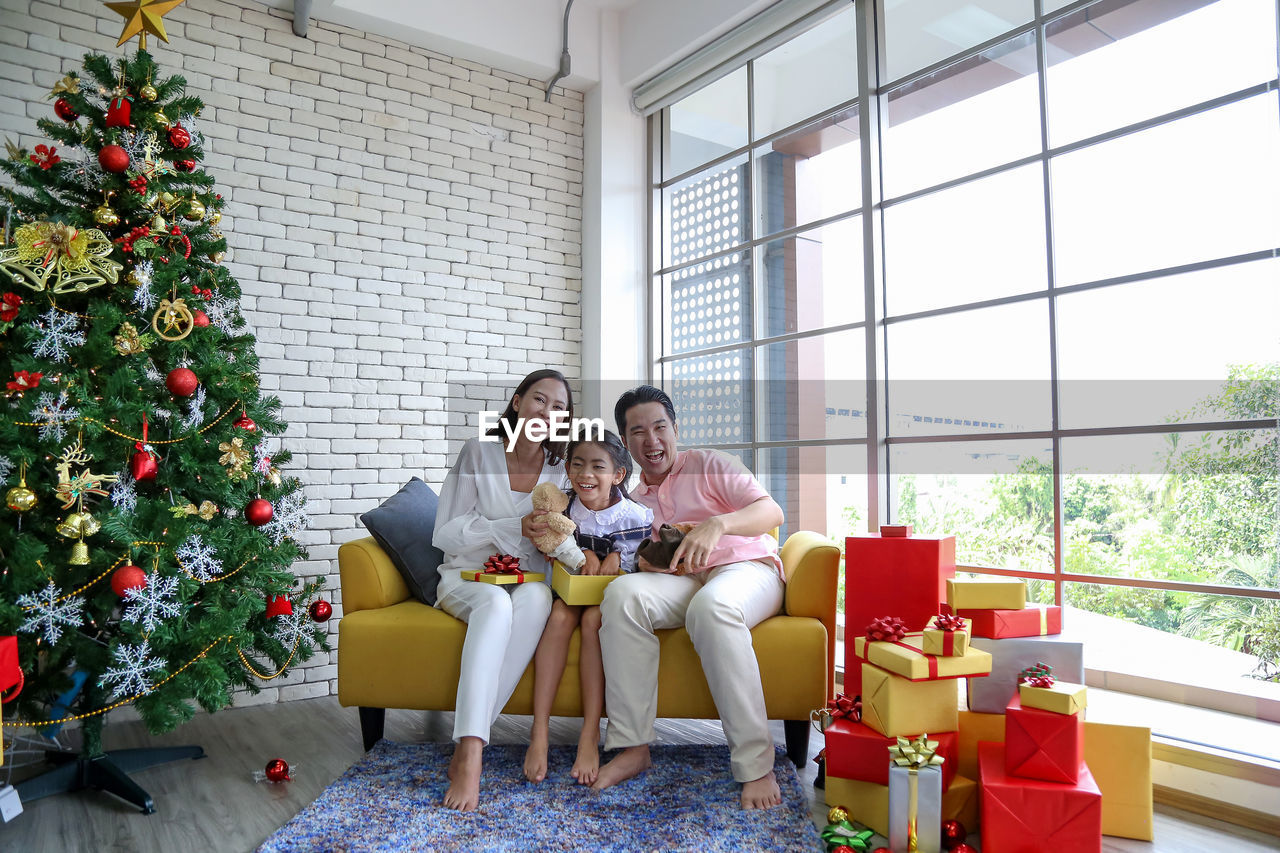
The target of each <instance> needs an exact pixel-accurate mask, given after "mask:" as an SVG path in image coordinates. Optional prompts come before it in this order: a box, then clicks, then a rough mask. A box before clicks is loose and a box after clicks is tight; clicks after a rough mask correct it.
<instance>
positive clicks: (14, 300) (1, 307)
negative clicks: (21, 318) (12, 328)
mask: <svg viewBox="0 0 1280 853" xmlns="http://www.w3.org/2000/svg"><path fill="white" fill-rule="evenodd" d="M21 307H22V297H21V296H19V295H18V294H16V293H6V294H4V295H3V296H0V323H12V322H13V321H14V320H16V319H18V309H19V308H21Z"/></svg>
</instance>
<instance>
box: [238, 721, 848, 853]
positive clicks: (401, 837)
mask: <svg viewBox="0 0 1280 853" xmlns="http://www.w3.org/2000/svg"><path fill="white" fill-rule="evenodd" d="M652 750H653V766H652V767H651V768H650V769H649V770H647V771H646V772H644V773H642V774H641V775H640V776H637V777H636V778H635V779H632V780H630V781H629V782H625V783H623V784H621V785H617V786H615V787H613V788H609V789H607V790H605V791H601V792H599V793H597V792H595V791H592V790H591V789H589V788H586V787H583V786H581V785H578V784H577V783H576V781H575V780H574V779H573V778H572V777H571V776H570V775H569V770H570V768H571V767H572V766H573V759H574V756H575V755H576V753H577V747H575V746H553V747H551V754H550V756H549V759H550V772H549V773H548V774H547V779H546V780H545V781H544V782H542V783H541V784H539V785H533V784H530V783H528V782H525V781H524V777H523V776H522V775H521V768H522V767H523V764H524V747H523V746H490V747H487V748H486V749H485V751H484V777H483V779H482V780H481V783H480V807H479V809H477V810H476V811H474V812H470V813H465V814H464V813H460V812H454V811H449V810H448V809H445V808H443V807H442V806H441V805H440V801H441V799H442V798H443V797H444V792H445V789H446V788H447V787H448V780H447V779H446V778H445V771H446V770H447V769H448V766H449V758H450V757H451V756H452V755H453V745H452V744H435V743H423V744H400V743H391V742H389V741H385V740H384V741H381V742H379V743H378V745H377V746H375V747H374V748H373V749H372V750H370V751H369V753H368V754H367V755H366V756H365V757H364V758H363V759H361V760H360V761H359V762H357V763H356V764H355V765H353V766H352V767H351V769H350V770H348V771H347V772H346V773H344V774H342V776H341V777H339V778H338V780H337V781H335V782H334V783H333V784H332V785H330V786H329V787H328V788H326V789H325V790H324V791H323V792H322V793H321V794H320V797H319V798H318V799H317V800H316V801H315V802H314V803H312V804H311V805H309V806H307V807H306V808H305V809H303V810H302V811H301V812H299V813H298V816H297V817H295V818H294V819H293V820H291V821H289V822H288V823H287V824H285V825H284V826H283V827H281V828H280V829H279V830H278V831H277V832H276V833H275V834H274V835H272V836H271V837H270V838H268V839H267V840H266V841H265V842H263V844H262V846H261V847H260V848H258V849H259V851H260V853H302V851H321V850H326V851H328V850H343V851H365V850H385V851H393V850H395V851H399V850H485V851H488V850H510V851H521V853H526V851H542V850H563V851H578V850H644V851H653V850H662V851H667V850H690V851H694V850H696V851H699V852H700V853H705V851H716V850H721V851H733V853H744V851H756V850H779V851H783V850H787V851H792V850H796V851H799V850H803V851H809V853H815V851H821V850H822V849H823V845H822V841H821V839H820V838H819V836H818V830H817V829H816V828H815V827H814V825H813V822H812V821H811V820H810V819H809V801H808V799H807V797H806V795H805V790H804V787H803V786H802V785H801V784H800V780H799V778H798V777H797V776H796V770H795V767H794V766H793V765H792V764H791V762H790V761H788V760H787V757H786V755H785V754H784V753H783V751H782V750H781V749H778V750H777V753H776V756H775V762H774V772H775V773H776V774H777V777H778V785H779V787H781V789H782V800H783V802H782V805H781V806H776V807H774V808H771V809H766V810H760V811H743V810H742V809H741V808H740V806H739V805H738V803H739V799H738V797H739V792H740V790H741V788H740V786H739V785H737V784H736V783H735V782H734V781H733V777H732V776H731V775H730V773H729V750H728V748H727V747H724V746H654V747H653V748H652ZM610 757H612V756H610Z"/></svg>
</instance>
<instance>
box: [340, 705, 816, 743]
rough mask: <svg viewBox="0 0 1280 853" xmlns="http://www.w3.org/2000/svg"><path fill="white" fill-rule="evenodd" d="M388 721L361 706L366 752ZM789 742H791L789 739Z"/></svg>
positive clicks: (378, 711)
mask: <svg viewBox="0 0 1280 853" xmlns="http://www.w3.org/2000/svg"><path fill="white" fill-rule="evenodd" d="M386 721H387V709H386V708H366V707H364V706H363V705H361V706H360V734H361V735H362V736H363V737H364V749H365V752H368V751H369V750H371V749H373V745H374V744H375V743H377V742H378V741H380V740H382V727H383V724H384V723H385V722H386ZM787 742H788V743H790V742H791V741H790V738H789V737H788V740H787Z"/></svg>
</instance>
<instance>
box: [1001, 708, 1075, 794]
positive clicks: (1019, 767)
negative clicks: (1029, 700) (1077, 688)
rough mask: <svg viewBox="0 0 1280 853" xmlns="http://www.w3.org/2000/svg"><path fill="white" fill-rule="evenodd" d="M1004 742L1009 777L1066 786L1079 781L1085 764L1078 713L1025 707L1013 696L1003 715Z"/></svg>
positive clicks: (1006, 769) (1006, 768)
mask: <svg viewBox="0 0 1280 853" xmlns="http://www.w3.org/2000/svg"><path fill="white" fill-rule="evenodd" d="M1004 743H1005V762H1006V763H1005V772H1006V773H1007V774H1008V775H1010V776H1017V777H1020V778H1023V779H1043V780H1044V781H1046V782H1062V783H1065V784H1069V785H1074V784H1076V782H1077V781H1079V773H1080V768H1081V767H1082V766H1083V765H1084V720H1083V719H1082V717H1081V715H1080V714H1078V713H1077V714H1058V713H1055V712H1053V711H1042V710H1040V709H1039V708H1024V707H1023V706H1022V699H1021V698H1020V697H1018V696H1014V697H1013V699H1011V700H1010V701H1009V705H1008V707H1006V708H1005V712H1004Z"/></svg>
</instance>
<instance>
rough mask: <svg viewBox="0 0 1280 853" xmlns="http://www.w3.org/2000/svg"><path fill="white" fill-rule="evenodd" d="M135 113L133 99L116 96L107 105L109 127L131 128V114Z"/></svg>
mask: <svg viewBox="0 0 1280 853" xmlns="http://www.w3.org/2000/svg"><path fill="white" fill-rule="evenodd" d="M132 111H133V99H132V98H129V97H126V96H125V95H116V96H115V97H114V98H112V99H111V103H109V104H107V127H129V126H130V124H129V114H130V113H131V112H132Z"/></svg>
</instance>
